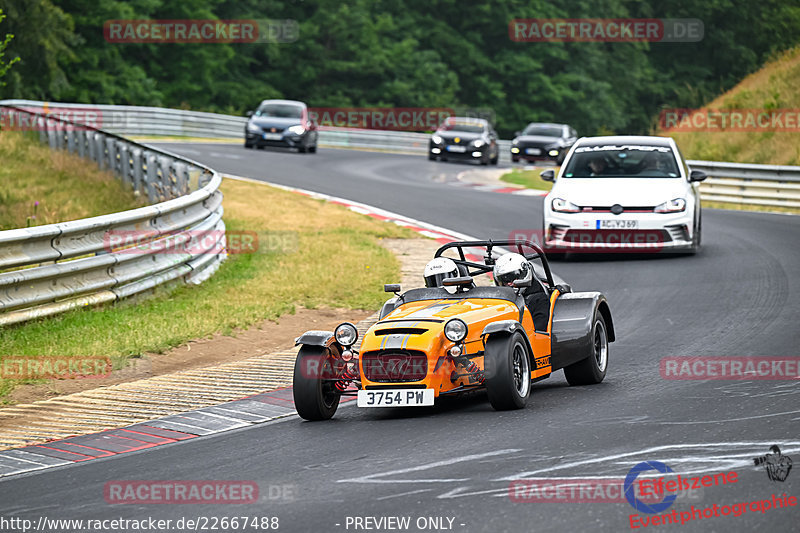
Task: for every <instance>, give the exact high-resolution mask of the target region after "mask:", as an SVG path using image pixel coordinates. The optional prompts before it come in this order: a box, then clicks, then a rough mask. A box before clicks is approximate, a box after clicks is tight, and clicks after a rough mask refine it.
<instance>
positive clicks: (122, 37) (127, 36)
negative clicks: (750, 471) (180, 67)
mask: <svg viewBox="0 0 800 533" xmlns="http://www.w3.org/2000/svg"><path fill="white" fill-rule="evenodd" d="M103 36H104V37H105V40H106V41H107V42H109V43H118V44H122V43H162V44H165V43H188V44H200V43H293V42H295V41H297V39H298V38H299V37H300V25H299V24H298V23H297V21H296V20H293V19H285V20H272V19H259V20H254V19H241V20H213V19H207V20H203V19H184V20H145V19H142V20H124V19H117V20H107V21H106V22H105V23H104V24H103Z"/></svg>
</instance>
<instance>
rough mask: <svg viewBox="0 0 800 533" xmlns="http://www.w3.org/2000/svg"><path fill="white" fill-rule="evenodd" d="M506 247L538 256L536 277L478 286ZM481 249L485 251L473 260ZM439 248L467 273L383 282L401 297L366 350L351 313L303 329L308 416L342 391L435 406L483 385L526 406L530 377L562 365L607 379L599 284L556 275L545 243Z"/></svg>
mask: <svg viewBox="0 0 800 533" xmlns="http://www.w3.org/2000/svg"><path fill="white" fill-rule="evenodd" d="M502 247H508V248H509V249H516V250H518V252H519V253H520V254H522V255H524V257H525V258H526V259H527V260H528V261H530V263H531V265H533V270H534V273H535V275H534V276H533V277H532V278H533V279H532V280H529V281H526V282H522V283H516V282H515V283H514V284H513V285H512V286H505V287H499V286H476V285H475V283H474V277H475V276H479V275H488V274H489V273H491V272H492V268H493V265H494V262H495V259H496V258H497V257H498V255H499V253H498V252H501V251H505V250H503V248H502ZM476 249H478V250H480V253H483V260H482V261H480V259H478V260H470V259H474V257H476V256H475V255H474V254H470V253H469V251H475V250H476ZM498 249H499V250H498ZM468 256H469V259H468ZM435 257H450V258H451V259H452V260H453V261H454V262H455V263H456V264H457V265H458V270H459V272H460V274H461V275H460V276H458V277H451V278H449V279H445V280H444V286H443V287H433V288H420V289H411V290H409V291H406V292H404V293H402V294H399V293H400V286H399V285H385V286H384V290H386V292H393V293H395V297H394V298H391V299H390V300H389V301H387V302H386V303H385V304H384V306H383V308H382V309H381V312H380V314H379V319H378V322H377V323H375V324H374V325H373V326H372V327H371V328H369V330H368V331H367V332H366V334H365V335H364V338H363V340H362V342H361V345H360V347H359V348H358V350H356V342H357V340H358V331H357V330H356V327H355V326H354V325H353V324H351V323H348V322H345V323H343V324H340V325H339V326H338V327H337V328H336V330H335V331H333V332H330V331H309V332H306V333H304V334H303V335H301V336H300V337H298V339H297V341H296V344H297V345H300V351H299V353H298V355H297V360H296V362H295V368H294V387H293V395H294V403H295V407H296V408H297V412H298V413H299V414H300V416H301V417H303V418H305V419H306V420H326V419H329V418H331V417H332V416H333V415H334V413H335V412H336V409H337V407H338V406H339V400H340V398H341V397H342V396H357V398H358V402H357V404H358V406H359V407H409V406H431V405H433V404H434V403H435V402H436V399H437V398H439V397H440V396H444V395H454V394H458V393H462V392H465V391H470V390H475V389H480V388H485V389H486V392H487V396H488V398H489V401H490V403H491V404H492V406H493V407H494V408H495V409H498V410H505V409H520V408H523V407H525V405H526V403H527V401H528V397H529V396H530V394H531V384H532V383H534V382H536V381H539V380H542V379H545V378H547V377H550V375H551V374H552V373H553V372H555V371H556V370H560V369H564V373H565V375H566V378H567V381H568V382H569V384H570V385H587V384H593V383H600V382H601V381H602V380H603V378H604V377H605V375H606V371H607V368H608V344H609V342H613V341H614V340H615V335H614V324H613V322H612V319H611V311H610V309H609V306H608V302H607V301H606V298H605V297H604V296H603V295H602V294H601V293H599V292H572V290H571V288H570V287H569V285H567V284H565V283H558V284H557V283H556V282H555V281H554V280H553V275H552V273H551V271H550V266H549V264H548V262H547V258H546V257H545V254H544V252H543V251H542V250H541V248H539V246H537V245H536V244H534V243H532V242H530V241H461V242H452V243H448V244H445V245H444V246H442V247H441V248H439V250H437V251H436V254H435ZM477 257H479V258H480V255H478V256H477ZM537 284H538V285H537ZM530 290H536V291H542V290H543V291H545V294H546V295H549V310H548V311H549V320H548V322H547V329H546V330H543V331H537V330H536V329H535V328H534V324H533V319H532V315H531V311H530V310H529V309H528V308H527V306H526V304H525V298H524V296H525V294H526V291H530ZM543 301H545V302H547V299H545V300H543Z"/></svg>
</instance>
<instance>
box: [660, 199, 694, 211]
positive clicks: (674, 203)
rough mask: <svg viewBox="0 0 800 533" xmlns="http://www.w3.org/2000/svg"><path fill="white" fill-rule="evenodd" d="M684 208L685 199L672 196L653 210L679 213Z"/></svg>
mask: <svg viewBox="0 0 800 533" xmlns="http://www.w3.org/2000/svg"><path fill="white" fill-rule="evenodd" d="M684 209H686V200H684V199H683V198H674V199H672V200H670V201H669V202H664V203H663V204H659V205H657V206H656V208H655V209H653V211H655V212H656V213H680V212H681V211H683V210H684Z"/></svg>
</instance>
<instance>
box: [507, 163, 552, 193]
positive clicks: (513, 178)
mask: <svg viewBox="0 0 800 533" xmlns="http://www.w3.org/2000/svg"><path fill="white" fill-rule="evenodd" d="M551 168H552V167H551ZM542 170H545V169H541V168H539V169H536V170H522V169H518V168H515V169H513V170H512V171H511V172H506V173H505V174H503V175H502V176H500V180H501V181H505V182H506V183H513V184H515V185H522V186H523V187H525V188H527V189H538V190H540V191H549V190H550V188H551V187H552V186H553V183H552V182H550V181H544V180H543V179H542V178H541V177H540V176H539V174H540V173H541V172H542ZM554 170H555V172H556V174H558V168H555V169H554Z"/></svg>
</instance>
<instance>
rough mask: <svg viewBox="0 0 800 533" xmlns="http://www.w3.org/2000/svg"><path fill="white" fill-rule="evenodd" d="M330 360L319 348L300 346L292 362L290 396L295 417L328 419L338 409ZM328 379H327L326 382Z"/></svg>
mask: <svg viewBox="0 0 800 533" xmlns="http://www.w3.org/2000/svg"><path fill="white" fill-rule="evenodd" d="M333 362H334V361H333V357H332V356H331V353H330V350H329V349H328V348H324V347H322V346H303V347H302V348H300V352H299V353H298V354H297V359H296V360H295V363H294V380H293V387H292V396H293V397H294V407H295V409H297V414H299V415H300V416H301V417H302V418H305V419H306V420H328V419H330V418H331V417H332V416H333V414H334V413H335V412H336V409H337V408H338V407H339V399H340V398H341V394H339V392H338V391H337V390H336V387H335V386H334V383H335V380H334V379H331V378H332V377H333V376H334V373H335V372H334V368H333ZM326 378H327V379H326Z"/></svg>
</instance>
